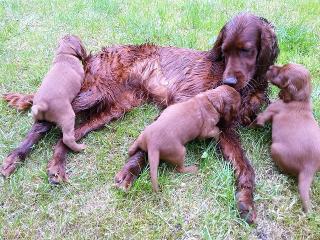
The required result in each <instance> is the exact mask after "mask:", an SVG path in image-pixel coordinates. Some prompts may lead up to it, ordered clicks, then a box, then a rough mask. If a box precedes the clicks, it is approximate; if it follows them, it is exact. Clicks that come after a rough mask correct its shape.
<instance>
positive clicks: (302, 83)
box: [267, 63, 311, 102]
mask: <svg viewBox="0 0 320 240" xmlns="http://www.w3.org/2000/svg"><path fill="white" fill-rule="evenodd" d="M267 78H268V79H269V80H270V82H271V83H273V84H274V85H276V86H277V87H278V88H280V89H281V90H280V92H279V98H281V99H282V100H283V101H284V102H290V101H308V100H309V99H310V95H311V76H310V73H309V71H308V69H306V68H305V67H304V66H302V65H300V64H294V63H289V64H286V65H283V66H276V65H273V66H271V67H270V68H269V70H268V72H267Z"/></svg>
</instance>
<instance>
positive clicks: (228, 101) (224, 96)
mask: <svg viewBox="0 0 320 240" xmlns="http://www.w3.org/2000/svg"><path fill="white" fill-rule="evenodd" d="M211 91H212V92H213V94H212V96H213V97H210V96H208V98H209V100H210V101H211V103H212V105H213V106H214V107H215V109H216V110H217V111H218V112H219V113H220V117H221V118H223V119H224V120H225V121H226V122H232V120H234V119H235V118H236V117H237V116H238V113H239V108H240V104H241V96H240V94H239V93H238V92H237V90H235V89H234V88H233V87H230V86H228V85H221V86H219V87H217V88H215V89H214V90H211Z"/></svg>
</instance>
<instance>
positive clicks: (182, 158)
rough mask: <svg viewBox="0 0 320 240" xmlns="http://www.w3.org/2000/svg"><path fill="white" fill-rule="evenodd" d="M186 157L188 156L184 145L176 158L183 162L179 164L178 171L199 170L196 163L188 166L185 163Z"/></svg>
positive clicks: (193, 171) (191, 171)
mask: <svg viewBox="0 0 320 240" xmlns="http://www.w3.org/2000/svg"><path fill="white" fill-rule="evenodd" d="M185 157H186V148H185V147H184V146H183V147H182V151H181V153H180V154H179V156H178V159H176V161H177V162H179V163H181V164H179V165H178V166H177V168H176V171H177V172H178V173H196V172H197V171H198V167H197V166H196V165H192V166H187V167H186V166H185V165H184V161H185ZM176 158H177V157H176Z"/></svg>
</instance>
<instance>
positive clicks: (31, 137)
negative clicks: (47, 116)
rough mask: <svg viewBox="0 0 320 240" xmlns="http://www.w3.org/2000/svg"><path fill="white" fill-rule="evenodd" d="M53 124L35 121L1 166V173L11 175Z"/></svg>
mask: <svg viewBox="0 0 320 240" xmlns="http://www.w3.org/2000/svg"><path fill="white" fill-rule="evenodd" d="M52 126H53V124H52V123H49V122H45V121H43V122H35V123H34V124H33V126H32V128H31V130H30V131H29V132H28V134H27V136H26V138H25V139H24V140H23V141H22V142H21V144H20V145H19V147H17V148H16V149H15V150H13V151H12V152H11V153H10V154H9V155H8V156H7V158H6V159H5V160H4V162H3V164H2V166H1V174H2V175H3V176H5V177H9V176H10V175H11V174H12V173H13V172H14V170H15V169H16V168H17V166H18V164H20V163H21V162H22V161H23V160H24V159H25V158H26V156H27V155H28V153H29V152H30V151H31V150H32V146H33V145H34V144H36V143H37V142H38V141H39V140H40V139H41V138H42V137H43V136H44V135H45V134H46V133H47V132H48V131H49V130H50V129H51V128H52Z"/></svg>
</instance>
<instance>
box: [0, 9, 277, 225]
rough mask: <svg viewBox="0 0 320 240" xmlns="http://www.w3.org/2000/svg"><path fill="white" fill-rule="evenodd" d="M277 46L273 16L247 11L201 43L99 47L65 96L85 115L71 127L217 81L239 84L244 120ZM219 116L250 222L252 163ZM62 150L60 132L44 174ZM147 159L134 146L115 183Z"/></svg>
mask: <svg viewBox="0 0 320 240" xmlns="http://www.w3.org/2000/svg"><path fill="white" fill-rule="evenodd" d="M278 53H279V49H278V44H277V38H276V35H275V32H274V29H273V26H272V24H270V23H269V22H268V21H267V20H266V19H264V18H261V17H258V16H254V15H252V14H249V13H243V14H239V15H237V16H235V17H234V18H232V19H231V20H230V21H229V22H227V23H226V24H225V25H224V26H223V28H222V29H221V31H220V33H219V35H218V37H217V40H216V42H215V44H214V46H213V47H212V48H211V49H209V50H208V51H197V50H193V49H183V48H176V47H161V46H156V45H151V44H143V45H138V46H137V45H120V46H110V47H106V48H104V49H103V50H102V51H99V52H98V53H96V54H94V55H90V56H89V57H88V58H87V59H86V61H85V80H84V83H83V85H82V88H81V91H80V93H79V94H78V96H77V97H76V99H75V100H74V101H73V103H72V107H73V109H74V111H75V113H76V115H77V116H81V115H82V114H83V115H85V118H82V119H83V122H82V123H81V124H80V125H79V126H78V127H77V128H76V130H75V136H76V141H77V140H79V139H81V138H82V137H84V136H85V135H86V134H88V133H89V132H91V131H94V130H97V129H100V128H102V127H104V126H105V125H106V124H108V123H109V122H110V121H113V120H116V119H119V118H121V117H122V116H123V115H124V114H125V113H126V112H128V111H130V110H131V109H133V108H135V107H137V106H140V105H141V104H144V103H146V102H153V103H155V104H157V105H158V106H161V107H162V108H165V107H167V106H169V105H171V104H174V103H178V102H182V101H186V100H188V99H189V98H191V97H193V96H195V95H197V94H198V93H201V92H204V91H206V90H209V89H212V88H216V87H217V86H219V85H221V84H223V83H224V84H230V85H233V86H234V88H236V89H237V90H239V92H240V95H241V100H242V101H241V102H242V104H241V109H240V113H239V116H238V117H239V120H240V123H242V124H244V125H247V124H249V123H251V121H252V120H253V119H254V118H255V116H256V113H257V112H258V111H259V108H260V106H261V104H263V103H265V102H266V101H267V100H268V98H267V95H266V90H267V86H268V83H267V80H266V76H265V74H266V71H267V69H268V67H269V66H270V65H272V64H273V63H274V62H275V60H276V58H277V56H278ZM5 99H6V100H7V101H8V102H9V104H10V105H11V106H13V107H16V108H19V109H26V108H28V107H29V106H30V103H31V102H32V96H25V95H22V94H15V93H11V94H7V95H5ZM219 124H220V126H219V127H220V128H221V131H222V133H221V136H220V141H219V147H220V148H221V150H222V153H223V155H224V157H225V158H226V159H227V160H228V161H230V162H231V164H232V165H233V167H234V170H235V176H236V186H237V187H236V199H237V205H238V208H239V211H240V214H241V216H242V217H243V218H245V219H246V220H247V221H248V222H253V221H254V219H255V216H256V213H255V210H254V205H253V191H254V186H255V181H254V178H255V175H254V170H253V168H252V167H251V164H250V161H249V160H248V159H247V157H246V156H245V153H244V151H243V149H242V147H241V143H240V138H239V135H238V133H237V131H236V126H238V125H237V124H233V125H232V126H229V125H225V124H224V123H223V122H222V123H219ZM49 129H50V126H48V124H47V123H44V122H41V123H35V124H34V126H33V127H32V129H31V130H30V132H29V133H28V135H27V136H26V138H25V139H24V141H23V142H22V143H21V145H19V147H17V148H16V149H14V150H13V151H12V152H11V153H10V154H9V155H8V156H7V157H6V159H5V160H4V163H3V165H2V169H1V173H2V174H3V175H5V176H9V175H10V174H12V173H13V171H14V170H15V169H16V168H17V166H18V165H19V163H20V162H21V161H22V160H24V159H25V156H26V155H27V154H28V153H29V152H30V151H31V150H32V146H33V145H34V144H36V143H37V142H38V141H39V139H40V138H41V137H42V136H44V135H45V133H46V132H48V131H49ZM68 151H69V149H68V148H67V147H66V146H65V145H64V144H63V142H62V140H60V141H59V142H58V144H57V145H56V146H55V150H54V154H53V158H52V159H51V161H50V162H49V164H48V175H49V181H50V182H52V183H60V182H62V181H65V179H67V176H66V171H65V166H66V155H67V153H68ZM146 164H147V161H146V160H145V153H144V152H143V151H138V152H137V153H136V154H135V155H133V156H132V157H130V159H129V160H128V162H127V163H126V164H125V165H124V167H123V168H122V169H121V171H119V173H117V174H116V177H115V181H116V184H117V186H118V187H119V188H124V189H126V190H128V189H129V188H130V186H132V184H133V182H134V180H135V179H136V178H137V176H139V174H140V172H141V171H142V170H143V168H144V167H145V166H146Z"/></svg>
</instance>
